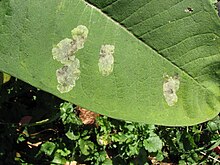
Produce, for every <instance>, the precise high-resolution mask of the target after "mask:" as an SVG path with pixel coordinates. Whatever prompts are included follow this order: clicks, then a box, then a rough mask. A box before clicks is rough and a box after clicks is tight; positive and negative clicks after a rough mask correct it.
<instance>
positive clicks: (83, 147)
mask: <svg viewBox="0 0 220 165" xmlns="http://www.w3.org/2000/svg"><path fill="white" fill-rule="evenodd" d="M79 148H80V151H81V152H82V154H83V155H89V154H90V152H92V151H93V150H94V143H93V142H91V141H85V140H83V139H80V140H79Z"/></svg>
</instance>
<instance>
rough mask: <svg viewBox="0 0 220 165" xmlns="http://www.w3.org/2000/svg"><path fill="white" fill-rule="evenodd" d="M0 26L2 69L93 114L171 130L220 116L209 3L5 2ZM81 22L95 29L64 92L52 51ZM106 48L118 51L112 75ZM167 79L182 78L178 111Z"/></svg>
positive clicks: (214, 18)
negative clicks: (104, 65) (103, 57)
mask: <svg viewBox="0 0 220 165" xmlns="http://www.w3.org/2000/svg"><path fill="white" fill-rule="evenodd" d="M0 24H1V27H0V41H1V42H0V70H1V71H3V72H6V73H9V74H10V75H13V76H15V77H17V78H19V79H22V80H24V81H26V82H28V83H30V84H31V85H33V86H35V87H38V88H40V89H42V90H45V91H47V92H50V93H52V94H54V95H56V96H58V97H60V98H62V99H64V100H67V101H70V102H72V103H75V104H77V105H80V106H81V107H84V108H86V109H89V110H92V111H95V112H97V113H100V114H104V115H107V116H110V117H114V118H118V119H124V120H130V121H136V122H145V123H149V124H160V125H172V126H177V125H193V124H197V123H200V122H204V121H206V120H209V119H211V118H213V117H214V116H216V115H217V114H218V113H219V112H220V88H219V83H220V39H219V34H220V21H219V18H218V15H217V13H216V11H215V10H214V7H213V5H212V4H211V3H210V1H209V0H195V1H191V0H169V1H168V0H167V1H164V0H106V1H103V0H87V1H84V0H38V1H34V0H19V1H16V0H2V1H0ZM78 25H85V26H86V27H87V28H88V30H89V35H88V38H87V40H86V42H85V44H84V48H83V49H81V50H79V51H78V52H77V53H76V57H77V58H78V59H79V60H80V71H81V75H80V78H79V80H77V81H76V86H75V87H74V89H73V90H72V91H70V92H69V93H65V94H61V93H60V92H59V91H58V90H57V79H56V70H57V69H58V68H60V67H62V65H61V64H60V63H59V62H57V61H55V60H54V59H53V57H52V53H51V51H52V48H53V46H54V45H56V44H57V43H59V42H60V41H61V40H62V39H64V38H71V30H72V29H73V28H75V27H77V26H78ZM104 44H110V45H114V46H115V50H114V69H113V72H112V73H111V74H110V75H109V76H102V74H100V72H99V68H98V61H99V51H100V48H101V45H104ZM166 74H167V75H169V76H173V75H175V74H177V75H178V77H179V80H180V85H179V90H178V91H177V93H176V94H177V96H178V101H177V102H176V103H175V104H174V105H173V106H169V105H168V104H167V102H166V100H165V98H164V94H163V83H164V81H165V80H164V75H166Z"/></svg>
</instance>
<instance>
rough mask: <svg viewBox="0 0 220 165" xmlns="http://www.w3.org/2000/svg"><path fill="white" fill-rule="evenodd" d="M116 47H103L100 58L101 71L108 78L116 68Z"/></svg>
mask: <svg viewBox="0 0 220 165" xmlns="http://www.w3.org/2000/svg"><path fill="white" fill-rule="evenodd" d="M114 50H115V46H114V45H102V46H101V49H100V57H99V63H98V66H99V71H100V72H101V74H102V75H103V76H108V75H109V74H110V73H112V71H113V67H114V56H113V54H114Z"/></svg>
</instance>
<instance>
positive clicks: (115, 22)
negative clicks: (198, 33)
mask: <svg viewBox="0 0 220 165" xmlns="http://www.w3.org/2000/svg"><path fill="white" fill-rule="evenodd" d="M83 1H84V3H85V4H87V5H88V6H90V7H91V8H93V9H95V10H96V11H98V12H99V13H100V14H102V15H104V16H105V17H106V18H108V19H110V20H111V21H112V22H113V23H114V24H116V25H117V24H118V25H119V26H120V27H121V28H122V29H124V30H125V31H126V32H127V33H128V34H129V35H131V36H132V37H134V38H135V39H137V40H138V42H140V43H141V44H143V45H144V46H145V47H147V48H150V49H151V50H153V51H154V52H155V53H156V54H157V55H158V56H160V58H162V59H164V60H165V61H167V62H168V63H170V64H171V65H172V66H173V67H175V68H177V70H181V71H182V72H183V73H184V74H185V75H186V76H187V77H189V78H190V79H192V80H193V81H194V82H195V83H196V84H197V85H198V86H200V87H201V88H202V89H204V90H207V91H208V92H209V93H211V94H212V95H214V96H215V94H214V93H213V92H211V91H210V90H208V88H207V87H206V86H204V85H202V84H200V83H199V82H198V81H197V80H196V79H194V78H193V76H192V75H191V74H190V73H188V72H187V71H186V70H184V69H183V68H180V67H178V66H177V65H176V64H175V63H174V62H172V61H171V60H169V59H168V58H165V57H164V56H163V55H162V54H160V53H159V52H158V51H157V50H156V49H155V48H153V47H151V46H149V45H147V44H146V43H145V42H144V41H143V40H141V39H140V38H138V37H137V36H136V35H134V34H133V33H132V32H131V31H129V30H128V29H127V28H126V27H125V26H123V25H122V24H121V23H119V22H117V21H116V20H114V19H113V18H111V17H110V16H108V15H107V14H106V13H104V12H102V10H101V9H99V8H98V7H96V6H95V5H93V4H91V3H89V2H87V1H86V0H83ZM213 34H214V33H213ZM215 97H217V96H215Z"/></svg>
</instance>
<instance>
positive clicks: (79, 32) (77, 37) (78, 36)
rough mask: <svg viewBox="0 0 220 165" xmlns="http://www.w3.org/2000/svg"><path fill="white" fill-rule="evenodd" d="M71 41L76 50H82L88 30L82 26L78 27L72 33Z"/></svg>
mask: <svg viewBox="0 0 220 165" xmlns="http://www.w3.org/2000/svg"><path fill="white" fill-rule="evenodd" d="M71 33H72V37H73V41H75V44H76V47H77V49H82V48H83V47H84V42H85V40H86V39H87V36H88V33H89V30H88V29H87V27H86V26H84V25H79V26H77V27H76V28H74V29H73V30H72V31H71Z"/></svg>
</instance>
